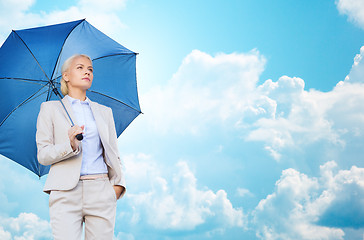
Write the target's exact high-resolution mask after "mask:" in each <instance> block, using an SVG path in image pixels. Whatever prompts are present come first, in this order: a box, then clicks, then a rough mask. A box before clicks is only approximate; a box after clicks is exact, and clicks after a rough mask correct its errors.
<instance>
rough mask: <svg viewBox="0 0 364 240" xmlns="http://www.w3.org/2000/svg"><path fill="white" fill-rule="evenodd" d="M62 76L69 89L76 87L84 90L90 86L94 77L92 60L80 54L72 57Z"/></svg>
mask: <svg viewBox="0 0 364 240" xmlns="http://www.w3.org/2000/svg"><path fill="white" fill-rule="evenodd" d="M63 77H64V79H65V81H66V82H67V86H68V89H69V90H71V91H72V89H75V88H78V89H80V90H85V91H86V90H87V89H89V88H90V87H91V84H92V80H93V78H94V75H93V68H92V62H91V61H90V60H89V59H88V58H85V57H82V56H80V57H77V58H75V59H73V61H72V62H71V64H70V67H69V69H68V70H67V71H65V73H64V75H63Z"/></svg>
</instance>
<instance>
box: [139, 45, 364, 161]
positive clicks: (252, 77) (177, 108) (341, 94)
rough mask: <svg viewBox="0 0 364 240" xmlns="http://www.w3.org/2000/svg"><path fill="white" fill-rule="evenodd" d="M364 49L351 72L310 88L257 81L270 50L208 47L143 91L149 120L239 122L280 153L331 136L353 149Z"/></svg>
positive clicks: (362, 113) (248, 137)
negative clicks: (330, 84)
mask: <svg viewBox="0 0 364 240" xmlns="http://www.w3.org/2000/svg"><path fill="white" fill-rule="evenodd" d="M363 51H364V50H361V53H360V54H359V55H358V56H356V57H355V62H354V65H353V69H352V72H351V73H350V74H349V77H348V78H347V79H350V81H349V80H345V81H343V82H340V83H338V84H337V86H336V87H335V88H334V89H332V90H331V91H329V92H321V91H318V90H314V89H311V90H309V91H307V90H305V89H304V86H305V83H304V80H303V79H301V78H298V77H288V76H282V77H280V78H279V79H278V81H276V82H274V81H272V80H270V79H269V80H266V81H265V82H264V83H262V84H261V85H257V83H258V79H259V77H260V74H261V72H262V71H263V70H264V65H265V58H264V56H262V55H260V54H259V52H258V51H256V50H253V51H251V52H249V53H246V54H237V53H233V54H217V55H216V56H211V55H208V54H206V53H204V52H201V51H198V50H194V51H192V52H191V53H190V54H189V55H188V56H187V57H186V58H185V59H184V60H183V63H182V65H181V66H180V68H179V69H178V71H177V73H176V74H174V76H173V77H172V79H171V80H170V81H169V82H168V83H167V84H166V85H164V86H156V87H154V88H152V89H150V91H148V92H147V93H146V94H144V95H143V96H142V99H141V101H142V102H143V105H144V109H145V111H146V113H147V114H146V115H145V116H144V123H145V124H147V125H148V129H149V130H151V131H153V134H157V135H163V134H171V133H177V134H181V135H186V134H189V135H191V134H192V135H208V134H209V131H211V129H212V128H216V127H217V128H219V129H225V130H226V129H227V130H228V131H231V132H232V131H236V130H238V131H239V132H240V133H241V136H242V137H243V138H244V140H245V141H259V142H263V143H264V149H265V150H266V151H267V152H268V153H269V154H270V155H271V156H272V158H274V159H276V160H277V161H278V160H280V159H281V158H282V156H284V154H283V153H284V152H286V150H288V149H289V150H290V151H293V152H295V151H299V152H302V151H304V149H306V148H307V147H309V146H311V145H312V144H317V143H326V144H328V145H330V146H332V147H333V148H335V149H345V146H346V143H347V141H348V140H352V139H353V137H354V138H358V139H359V140H360V139H363V137H364V134H363V133H364V132H363V128H362V126H363V124H364V109H363V108H362V106H361V103H362V102H363V101H364V95H363V94H362V93H363V92H364V84H362V82H363V78H362V77H361V76H363V74H361V72H363V73H364V70H363V69H364V66H362V65H364V63H363V61H361V59H362V57H361V56H362V55H363Z"/></svg>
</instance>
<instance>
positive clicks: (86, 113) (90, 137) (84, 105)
mask: <svg viewBox="0 0 364 240" xmlns="http://www.w3.org/2000/svg"><path fill="white" fill-rule="evenodd" d="M67 98H68V100H69V101H70V103H71V106H72V110H73V114H74V117H75V118H76V119H75V120H76V122H77V125H79V126H82V125H84V126H85V128H84V131H83V140H82V165H81V173H80V175H81V176H82V175H89V174H102V173H108V170H107V166H106V164H105V161H104V157H103V148H102V144H101V139H100V135H99V131H98V130H97V126H96V121H95V118H94V115H93V114H92V111H91V107H90V100H89V99H88V98H87V97H86V100H85V101H80V100H78V99H74V98H72V97H70V96H68V95H67Z"/></svg>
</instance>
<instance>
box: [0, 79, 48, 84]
mask: <svg viewBox="0 0 364 240" xmlns="http://www.w3.org/2000/svg"><path fill="white" fill-rule="evenodd" d="M0 79H5V80H16V81H22V82H30V83H33V84H38V85H42V86H45V85H43V84H40V83H37V82H43V83H45V84H47V83H48V81H44V80H37V79H28V78H9V77H3V78H0Z"/></svg>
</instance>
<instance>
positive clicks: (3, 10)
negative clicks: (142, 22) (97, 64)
mask: <svg viewBox="0 0 364 240" xmlns="http://www.w3.org/2000/svg"><path fill="white" fill-rule="evenodd" d="M126 1H127V0H106V1H96V0H92V1H85V0H79V1H78V2H77V3H76V4H75V5H73V6H70V7H68V8H67V9H65V10H53V11H50V12H45V11H42V12H39V13H32V12H29V9H30V7H31V6H32V5H33V4H34V3H35V0H16V1H6V0H0V15H1V18H0V41H1V40H2V41H4V40H5V38H6V36H7V35H8V34H10V31H11V30H12V29H15V30H16V29H23V28H28V27H36V26H41V25H49V24H56V23H62V22H68V21H74V20H79V19H83V18H86V19H87V21H88V22H90V23H91V24H93V25H94V26H95V27H97V28H98V29H99V30H101V31H103V32H104V33H105V34H107V35H109V36H111V37H115V34H117V33H115V29H122V28H125V27H126V26H125V24H123V23H122V22H121V20H120V18H119V16H118V13H119V12H120V11H121V10H122V9H124V8H125V5H126ZM9 23H11V24H9ZM2 41H1V42H0V43H2Z"/></svg>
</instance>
